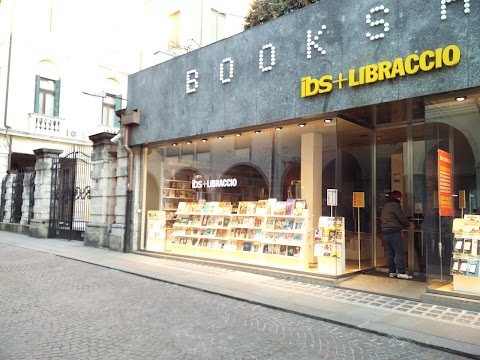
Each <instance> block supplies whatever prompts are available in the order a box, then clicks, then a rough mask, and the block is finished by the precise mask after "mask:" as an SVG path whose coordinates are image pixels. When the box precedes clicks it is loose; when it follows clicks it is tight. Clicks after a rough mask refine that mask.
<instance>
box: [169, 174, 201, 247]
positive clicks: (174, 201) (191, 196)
mask: <svg viewBox="0 0 480 360" xmlns="http://www.w3.org/2000/svg"><path fill="white" fill-rule="evenodd" d="M163 175H164V176H163V182H162V193H163V197H162V209H163V210H164V211H165V217H166V223H165V231H166V236H167V238H168V237H169V236H170V235H171V233H172V232H173V224H174V223H175V213H176V211H177V208H178V204H179V203H180V202H185V201H196V200H197V191H196V190H195V189H192V178H193V177H194V176H195V175H196V173H195V172H193V171H180V172H176V173H175V171H174V170H164V171H163ZM167 248H168V247H167Z"/></svg>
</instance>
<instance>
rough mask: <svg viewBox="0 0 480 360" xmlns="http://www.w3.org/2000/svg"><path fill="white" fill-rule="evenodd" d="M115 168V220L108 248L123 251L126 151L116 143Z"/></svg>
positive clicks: (126, 172)
mask: <svg viewBox="0 0 480 360" xmlns="http://www.w3.org/2000/svg"><path fill="white" fill-rule="evenodd" d="M117 156H118V162H117V168H116V179H117V186H116V187H115V196H116V202H115V221H114V223H113V225H112V231H111V233H110V249H111V250H116V251H123V247H124V246H123V245H124V241H125V231H126V230H125V227H126V223H125V219H126V209H127V190H128V184H127V182H128V152H127V150H125V149H124V148H123V146H121V145H120V144H118V145H117Z"/></svg>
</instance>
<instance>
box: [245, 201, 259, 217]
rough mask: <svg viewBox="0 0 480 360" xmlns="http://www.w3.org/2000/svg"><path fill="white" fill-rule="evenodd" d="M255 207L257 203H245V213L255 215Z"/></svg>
mask: <svg viewBox="0 0 480 360" xmlns="http://www.w3.org/2000/svg"><path fill="white" fill-rule="evenodd" d="M256 208H257V203H254V202H249V203H247V215H255V210H256Z"/></svg>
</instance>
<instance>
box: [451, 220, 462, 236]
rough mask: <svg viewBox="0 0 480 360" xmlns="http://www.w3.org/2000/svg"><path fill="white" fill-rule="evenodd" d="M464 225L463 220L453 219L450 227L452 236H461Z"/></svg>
mask: <svg viewBox="0 0 480 360" xmlns="http://www.w3.org/2000/svg"><path fill="white" fill-rule="evenodd" d="M464 224H465V220H464V219H460V218H456V219H453V225H452V233H454V234H462V233H463V225H464Z"/></svg>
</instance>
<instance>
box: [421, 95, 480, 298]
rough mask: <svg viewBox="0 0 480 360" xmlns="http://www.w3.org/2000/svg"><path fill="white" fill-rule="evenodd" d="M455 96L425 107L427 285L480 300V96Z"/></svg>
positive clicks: (429, 102) (432, 101)
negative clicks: (479, 203) (479, 166)
mask: <svg viewBox="0 0 480 360" xmlns="http://www.w3.org/2000/svg"><path fill="white" fill-rule="evenodd" d="M459 95H462V97H460V96H458V97H452V96H449V97H441V98H435V99H429V100H427V101H426V103H425V119H426V134H427V141H426V147H425V152H426V157H425V169H426V193H427V199H426V208H425V209H424V222H425V225H426V226H427V228H428V229H429V231H428V233H426V239H425V241H426V244H427V275H428V285H429V288H430V289H431V290H435V291H441V292H462V293H469V294H475V295H480V282H479V278H478V267H479V261H480V244H479V241H478V240H479V238H480V233H479V228H480V218H479V215H478V214H479V210H478V195H479V190H480V173H479V171H478V164H479V163H480V162H479V161H480V159H479V158H478V157H479V154H480V149H479V141H478V139H480V128H479V126H478V124H479V122H480V111H479V109H480V106H479V105H480V91H476V92H472V91H470V92H469V94H459ZM465 95H466V97H465Z"/></svg>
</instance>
